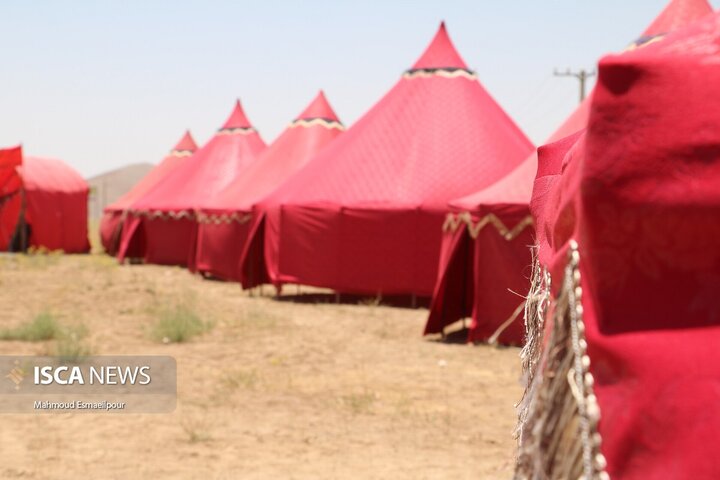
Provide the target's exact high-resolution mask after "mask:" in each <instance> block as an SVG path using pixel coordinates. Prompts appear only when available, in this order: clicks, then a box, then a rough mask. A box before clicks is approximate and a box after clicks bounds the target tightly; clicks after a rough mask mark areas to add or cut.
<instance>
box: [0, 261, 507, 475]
mask: <svg viewBox="0 0 720 480" xmlns="http://www.w3.org/2000/svg"><path fill="white" fill-rule="evenodd" d="M289 290H290V292H291V293H295V288H294V287H291V288H290V289H289ZM303 291H307V290H303ZM313 298H314V297H313ZM328 298H330V299H331V298H332V297H328ZM178 303H182V304H183V305H190V307H188V308H192V309H193V311H194V312H196V313H197V314H198V315H200V316H201V317H202V318H203V320H205V321H207V322H211V323H212V325H213V327H212V329H210V330H209V331H208V332H207V333H205V334H203V335H201V336H198V337H195V338H193V339H192V340H191V341H189V342H187V343H171V344H163V343H162V342H158V341H157V340H155V339H153V337H152V335H151V329H152V325H154V324H155V322H157V318H158V312H159V311H161V310H162V309H163V308H167V306H168V305H174V304H178ZM0 308H1V309H2V315H1V316H0V327H3V328H7V327H11V326H15V325H21V324H24V323H27V322H29V321H30V320H32V318H33V317H34V316H35V315H37V314H39V313H42V312H50V313H51V314H52V316H53V317H54V318H56V319H57V321H58V322H59V323H62V324H63V325H68V326H72V325H82V326H84V329H85V330H86V332H87V336H86V338H85V339H84V340H83V341H82V342H84V343H83V344H84V345H85V346H86V347H87V348H89V351H90V353H92V354H98V355H109V354H124V355H127V354H164V355H172V356H174V357H175V358H176V359H177V362H178V406H177V410H176V411H175V412H174V413H172V414H144V415H139V414H117V413H110V414H108V413H95V414H82V413H67V414H66V413H63V414H4V415H0V421H1V422H2V427H1V428H0V460H1V461H0V478H33V479H35V478H36V479H80V478H93V479H145V478H147V479H202V480H210V479H236V478H242V479H272V478H280V479H325V478H328V479H345V478H362V479H366V478H367V479H404V478H407V479H414V480H419V479H439V478H452V479H464V478H473V479H478V478H508V477H509V476H510V475H511V472H512V465H513V455H514V445H515V443H514V440H513V438H512V430H513V426H514V422H515V413H514V409H513V403H514V402H515V401H517V399H518V398H519V395H520V387H519V383H518V378H519V373H520V367H519V359H518V353H519V352H518V349H515V348H500V349H498V348H492V347H488V346H475V347H473V346H466V345H458V344H449V343H444V342H440V341H437V340H436V339H423V338H422V337H421V336H420V333H421V331H422V327H423V324H424V321H425V317H426V314H427V310H425V309H422V308H418V309H411V308H395V307H387V306H383V305H382V304H380V305H378V304H377V302H375V301H372V300H367V301H361V302H356V303H355V304H339V305H338V304H334V303H315V302H298V301H278V300H276V299H273V298H272V297H271V292H270V290H269V288H268V289H266V292H265V295H264V296H257V295H256V296H254V297H250V296H249V295H248V293H247V292H242V291H241V290H240V288H239V287H238V286H237V285H235V284H227V283H222V282H215V281H208V280H203V279H201V278H199V277H197V276H193V275H191V274H190V273H188V272H187V271H185V270H183V269H180V268H168V267H158V266H119V265H117V264H116V263H115V261H114V260H113V259H111V258H108V257H104V256H102V255H88V256H61V255H46V256H43V255H37V256H7V255H5V256H0ZM51 343H52V341H46V342H36V343H30V342H20V341H3V342H0V355H19V354H42V353H46V352H48V351H49V350H48V349H49V348H51V345H50V344H51ZM0 380H3V379H0Z"/></svg>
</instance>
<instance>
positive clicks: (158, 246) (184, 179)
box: [118, 101, 265, 265]
mask: <svg viewBox="0 0 720 480" xmlns="http://www.w3.org/2000/svg"><path fill="white" fill-rule="evenodd" d="M264 149H265V143H264V142H263V140H262V139H261V138H260V135H258V133H257V132H256V131H255V130H254V129H253V128H252V126H251V125H250V123H249V122H248V120H247V117H246V116H245V113H244V112H243V110H242V107H241V106H240V102H239V101H238V102H237V104H236V105H235V108H234V110H233V112H232V114H231V115H230V117H229V118H228V120H227V121H226V122H225V124H224V125H223V127H222V128H221V129H220V130H219V131H218V133H217V134H216V135H215V136H214V137H213V138H212V139H211V140H210V141H209V142H208V143H207V144H205V145H204V146H203V147H202V148H201V149H199V150H198V151H197V152H195V154H194V155H193V156H192V157H191V160H190V161H186V162H183V163H182V164H181V165H178V166H177V167H176V168H175V169H174V171H173V172H172V173H170V174H168V175H166V176H165V177H164V178H163V179H162V180H161V181H159V182H158V183H157V184H156V185H155V186H154V187H153V188H151V189H150V190H149V191H148V192H147V193H145V194H144V195H143V196H142V197H140V198H138V199H137V200H135V201H134V202H132V204H131V206H130V208H129V210H130V211H131V212H132V213H133V214H134V215H135V217H136V220H135V221H140V222H141V223H142V224H143V228H134V229H133V232H134V233H132V234H134V235H145V236H146V237H147V238H145V239H142V240H136V239H132V238H125V236H126V235H131V233H126V232H125V231H124V229H123V233H122V239H121V242H120V251H119V252H118V258H119V259H120V260H121V261H122V260H123V259H124V258H125V257H126V256H127V252H126V251H125V250H124V249H125V248H127V247H128V246H130V245H135V246H136V247H137V248H139V249H141V251H140V252H139V253H140V256H141V257H142V258H144V260H145V261H146V262H148V263H160V264H170V265H187V264H188V260H189V259H190V260H191V259H192V256H191V254H192V252H193V248H194V243H195V236H196V233H197V232H196V231H195V229H194V228H190V229H188V225H192V224H193V222H194V220H193V221H192V222H190V221H186V220H187V219H188V218H194V215H195V210H196V209H197V208H199V207H200V206H201V205H202V204H203V202H205V201H206V199H207V198H210V197H212V196H214V195H216V194H217V193H219V192H221V191H222V190H223V189H224V188H226V187H227V186H228V185H230V184H231V183H232V182H233V181H235V180H236V179H237V178H239V176H240V175H241V174H242V172H243V170H245V169H246V168H247V167H248V166H249V165H251V164H252V163H253V162H254V161H255V160H256V159H257V158H258V156H259V155H260V153H261V152H262V151H263V150H264ZM178 216H180V219H179V220H178V219H176V218H178ZM143 249H144V251H143Z"/></svg>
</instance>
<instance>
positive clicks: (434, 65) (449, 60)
mask: <svg viewBox="0 0 720 480" xmlns="http://www.w3.org/2000/svg"><path fill="white" fill-rule="evenodd" d="M429 69H463V70H467V65H466V64H465V61H464V60H463V59H462V57H461V56H460V54H459V53H458V51H457V49H456V48H455V46H454V45H453V43H452V40H451V39H450V36H449V35H448V32H447V27H446V26H445V21H442V22H440V27H439V28H438V30H437V33H435V37H433V39H432V41H431V42H430V45H428V47H427V48H426V49H425V51H424V52H423V54H422V55H421V56H420V58H419V59H418V60H417V62H415V64H414V65H413V66H412V69H411V70H429Z"/></svg>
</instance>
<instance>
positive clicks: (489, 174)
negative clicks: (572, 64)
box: [241, 27, 532, 295]
mask: <svg viewBox="0 0 720 480" xmlns="http://www.w3.org/2000/svg"><path fill="white" fill-rule="evenodd" d="M416 65H417V66H419V67H422V68H435V67H438V66H440V65H441V66H442V68H444V69H451V70H452V69H459V68H465V64H464V62H462V60H461V59H460V57H459V55H458V54H457V52H456V51H455V49H454V47H453V46H452V43H451V42H450V40H449V39H448V37H447V33H446V32H445V29H444V28H443V27H441V29H440V31H439V32H438V34H437V35H436V37H435V39H434V40H433V42H432V43H431V44H430V46H429V47H428V49H427V50H426V52H425V53H424V54H423V55H422V57H421V60H419V61H418V63H417V64H416ZM442 73H443V74H442V75H441V74H433V73H430V74H429V75H428V74H427V72H414V71H412V70H411V71H410V72H408V74H407V75H406V76H404V77H403V78H402V79H401V80H400V81H399V82H398V83H397V84H396V85H395V87H394V88H393V89H392V90H391V91H390V92H388V94H386V95H385V97H383V98H382V99H381V100H380V101H379V102H378V103H377V104H376V105H375V106H374V107H373V108H372V109H371V110H370V111H368V112H367V113H366V114H365V115H364V116H363V117H362V118H361V119H360V120H358V122H357V123H356V124H355V125H353V127H352V128H350V129H349V130H348V131H347V132H346V133H345V134H343V135H342V136H341V137H340V138H338V139H337V140H336V141H335V142H333V144H332V145H330V146H329V147H328V148H327V149H325V150H323V151H322V152H321V153H320V154H319V155H318V156H316V157H315V158H314V159H313V160H312V161H311V162H310V163H309V164H308V165H307V167H305V168H304V169H303V170H302V171H300V172H299V173H298V174H297V175H295V176H293V177H292V178H290V180H288V181H287V183H285V184H284V185H282V186H281V187H280V188H279V189H278V190H277V191H276V192H274V193H273V194H272V195H271V196H270V197H269V198H268V199H267V200H266V201H265V202H263V208H264V209H265V211H266V212H267V216H266V218H265V222H266V231H265V232H264V237H265V247H264V248H265V251H264V255H263V258H264V259H265V262H266V268H267V269H268V272H267V276H269V277H270V278H272V279H273V281H274V282H279V283H282V282H285V281H293V282H299V283H307V284H313V285H319V286H324V287H329V288H334V289H336V290H343V291H348V292H357V293H373V294H374V293H377V292H379V291H382V292H383V293H414V294H417V295H430V294H431V293H432V290H433V284H434V282H435V277H436V274H437V262H438V258H439V254H440V241H441V234H440V226H441V225H442V222H443V218H444V215H445V212H446V207H447V202H448V201H450V200H451V199H453V198H456V197H458V196H460V195H466V194H469V193H471V192H474V191H476V190H478V189H479V188H482V187H484V186H487V185H489V184H491V183H492V182H494V181H495V180H497V179H498V178H500V177H501V176H503V175H505V174H506V173H508V172H509V171H510V170H512V169H513V167H515V166H516V165H518V164H519V163H520V162H521V161H522V159H523V158H525V157H526V156H527V155H528V154H529V153H530V151H531V149H532V145H531V144H530V142H529V141H528V139H527V138H526V137H525V135H523V133H522V132H521V131H520V130H519V129H518V127H517V126H516V125H515V123H513V121H512V120H511V119H510V118H509V117H508V116H507V114H506V113H505V112H504V111H503V110H502V109H501V108H500V106H499V105H498V104H497V103H496V102H495V101H494V100H493V99H492V97H490V95H488V93H487V92H486V91H485V90H484V89H483V87H482V86H481V85H480V83H479V82H477V81H476V80H474V79H470V78H467V76H466V74H464V73H465V72H462V71H455V72H454V73H453V74H452V75H446V74H445V73H447V72H442ZM277 235H279V236H280V238H279V239H278V238H275V236H277ZM333 256H334V257H333ZM331 258H333V260H330V259H331ZM245 261H248V260H247V259H246V257H245V256H243V259H241V262H243V263H244V262H245ZM244 269H245V268H244V267H243V268H242V270H244ZM243 284H244V285H245V286H251V285H252V283H251V282H249V280H248V279H243Z"/></svg>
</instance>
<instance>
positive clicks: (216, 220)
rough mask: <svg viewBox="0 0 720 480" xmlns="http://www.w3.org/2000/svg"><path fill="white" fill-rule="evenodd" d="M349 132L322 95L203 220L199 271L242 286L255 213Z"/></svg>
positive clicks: (212, 203) (197, 258) (197, 262)
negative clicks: (242, 258)
mask: <svg viewBox="0 0 720 480" xmlns="http://www.w3.org/2000/svg"><path fill="white" fill-rule="evenodd" d="M343 130H344V128H343V126H342V124H341V123H340V121H339V120H338V118H337V116H336V115H335V112H334V111H333V109H332V107H330V104H329V103H328V101H327V99H326V98H325V95H324V94H323V92H322V91H321V92H320V93H318V95H317V97H315V99H314V100H313V101H312V102H311V103H310V105H308V107H307V108H306V109H305V110H304V111H303V112H302V113H301V114H300V115H299V116H298V117H297V118H296V119H295V120H294V121H293V122H292V123H291V124H290V125H289V126H288V127H287V129H286V130H285V131H284V132H283V133H282V134H281V135H280V136H279V137H278V138H277V140H275V141H274V142H273V143H272V145H270V146H269V147H268V148H267V149H266V150H265V151H264V152H263V153H262V154H261V156H260V158H259V159H258V161H257V162H255V163H253V164H252V165H251V166H249V167H248V168H247V170H245V172H243V175H242V176H241V177H240V178H238V180H237V181H235V182H233V183H232V184H231V185H230V186H229V187H227V188H226V189H225V190H224V191H223V192H221V193H220V194H218V195H217V196H216V197H215V198H212V199H210V200H209V201H208V202H205V203H204V204H203V208H202V209H201V212H200V214H199V215H198V220H199V225H198V236H197V247H196V255H195V265H194V268H195V269H196V270H198V271H200V272H204V273H208V274H211V275H213V276H215V277H218V278H223V279H226V280H239V279H240V275H239V272H238V267H239V265H238V262H239V260H240V253H241V252H242V250H243V248H244V247H245V243H246V240H247V238H248V234H249V231H250V226H251V225H252V224H253V222H252V219H253V216H252V212H253V207H254V206H255V204H256V203H257V202H259V201H260V200H262V199H263V198H265V197H266V196H267V195H268V194H269V193H271V192H272V191H273V190H274V189H275V188H277V187H278V186H279V185H280V184H281V183H282V181H284V180H286V179H287V178H288V177H290V176H291V175H292V174H294V173H295V172H297V171H298V170H299V169H300V168H301V167H303V166H304V165H305V164H306V163H307V162H308V160H310V159H311V158H312V157H313V156H314V155H315V154H316V153H317V152H319V151H320V150H321V149H322V148H324V147H325V146H326V145H327V144H328V143H330V141H332V140H333V139H334V138H335V137H337V136H338V135H339V134H340V133H341V132H342V131H343Z"/></svg>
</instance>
